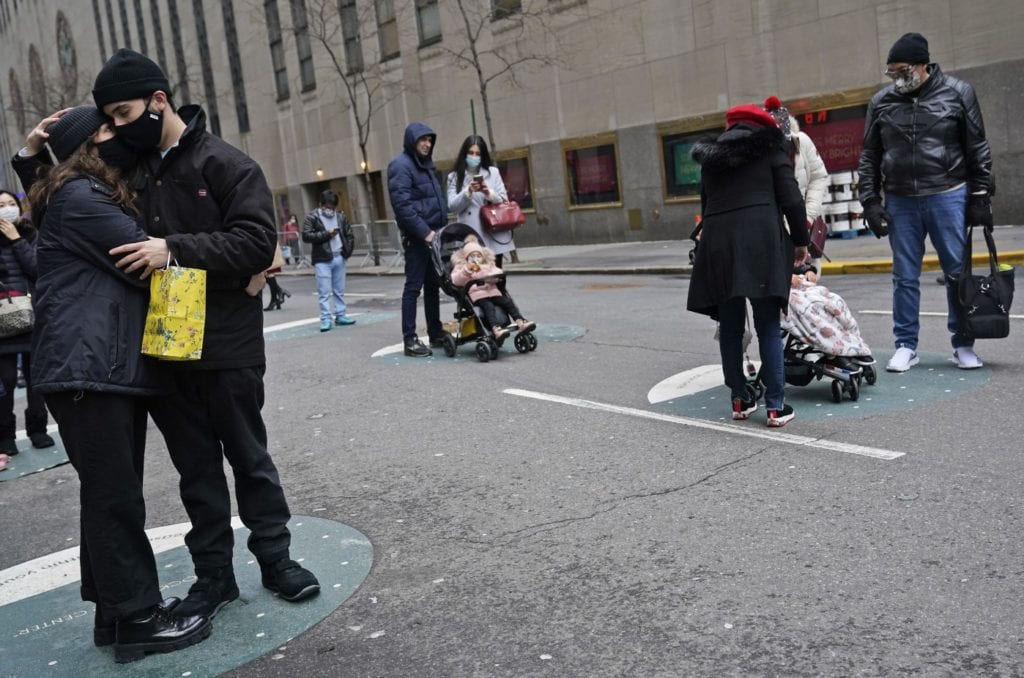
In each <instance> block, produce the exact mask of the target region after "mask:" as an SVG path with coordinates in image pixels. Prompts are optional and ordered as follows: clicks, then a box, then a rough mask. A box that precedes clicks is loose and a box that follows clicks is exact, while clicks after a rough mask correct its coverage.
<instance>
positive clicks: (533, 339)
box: [526, 332, 537, 351]
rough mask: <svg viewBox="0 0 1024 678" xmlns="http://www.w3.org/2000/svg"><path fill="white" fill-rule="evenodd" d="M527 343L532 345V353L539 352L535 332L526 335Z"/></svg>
mask: <svg viewBox="0 0 1024 678" xmlns="http://www.w3.org/2000/svg"><path fill="white" fill-rule="evenodd" d="M526 342H527V343H528V344H529V345H530V350H531V351H536V350H537V337H535V336H533V332H529V333H528V334H527V335H526Z"/></svg>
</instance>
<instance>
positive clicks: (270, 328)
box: [263, 313, 363, 334]
mask: <svg viewBox="0 0 1024 678" xmlns="http://www.w3.org/2000/svg"><path fill="white" fill-rule="evenodd" d="M360 315H363V314H362V313H349V316H350V317H352V318H355V317H356V316H360ZM319 322H320V318H319V316H318V317H316V318H306V319H305V320H291V321H289V322H286V323H279V324H277V325H267V326H266V327H264V328H263V334H266V333H268V332H276V331H277V330H290V329H292V328H293V327H302V326H303V325H315V324H317V323H319Z"/></svg>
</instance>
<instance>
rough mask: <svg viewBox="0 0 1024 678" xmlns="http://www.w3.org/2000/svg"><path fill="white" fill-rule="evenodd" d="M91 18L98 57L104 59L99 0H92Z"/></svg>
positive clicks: (105, 53)
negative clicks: (98, 46)
mask: <svg viewBox="0 0 1024 678" xmlns="http://www.w3.org/2000/svg"><path fill="white" fill-rule="evenodd" d="M155 1H156V0H154V2H155ZM92 18H93V21H95V22H96V37H98V38H99V39H100V59H101V60H105V59H106V58H107V41H106V40H105V39H104V38H103V17H102V15H100V0H92Z"/></svg>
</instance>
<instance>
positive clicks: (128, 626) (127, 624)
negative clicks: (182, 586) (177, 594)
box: [114, 605, 213, 664]
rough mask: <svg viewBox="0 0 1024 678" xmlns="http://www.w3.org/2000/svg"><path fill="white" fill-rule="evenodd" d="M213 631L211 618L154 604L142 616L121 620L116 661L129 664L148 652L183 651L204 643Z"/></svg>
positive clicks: (115, 649)
mask: <svg viewBox="0 0 1024 678" xmlns="http://www.w3.org/2000/svg"><path fill="white" fill-rule="evenodd" d="M179 607H180V606H179ZM212 629H213V626H212V625H211V624H210V619H209V618H208V617H205V616H202V615H195V616H191V617H182V616H180V615H178V614H174V613H171V612H169V611H168V610H165V609H164V608H163V607H162V606H160V605H154V606H153V607H151V608H149V609H148V610H146V611H145V612H143V613H142V614H141V615H138V616H134V617H133V618H130V619H119V620H118V622H117V642H116V643H115V644H114V661H116V662H117V663H118V664H127V663H128V662H134V661H138V660H140V659H142V658H143V657H145V656H146V654H147V653H152V652H173V651H174V650H181V649H183V648H186V647H188V646H189V645H195V644H196V643H198V642H201V641H202V640H204V639H205V638H206V637H207V636H209V635H210V631H211V630H212Z"/></svg>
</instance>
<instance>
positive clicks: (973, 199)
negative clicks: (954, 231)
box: [967, 193, 993, 233]
mask: <svg viewBox="0 0 1024 678" xmlns="http://www.w3.org/2000/svg"><path fill="white" fill-rule="evenodd" d="M967 225H968V226H984V227H985V230H986V231H988V232H989V233H991V232H992V226H993V223H992V198H990V197H989V195H988V194H987V193H979V194H977V195H971V196H968V198H967Z"/></svg>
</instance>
